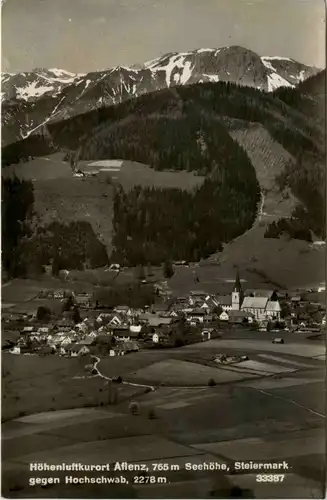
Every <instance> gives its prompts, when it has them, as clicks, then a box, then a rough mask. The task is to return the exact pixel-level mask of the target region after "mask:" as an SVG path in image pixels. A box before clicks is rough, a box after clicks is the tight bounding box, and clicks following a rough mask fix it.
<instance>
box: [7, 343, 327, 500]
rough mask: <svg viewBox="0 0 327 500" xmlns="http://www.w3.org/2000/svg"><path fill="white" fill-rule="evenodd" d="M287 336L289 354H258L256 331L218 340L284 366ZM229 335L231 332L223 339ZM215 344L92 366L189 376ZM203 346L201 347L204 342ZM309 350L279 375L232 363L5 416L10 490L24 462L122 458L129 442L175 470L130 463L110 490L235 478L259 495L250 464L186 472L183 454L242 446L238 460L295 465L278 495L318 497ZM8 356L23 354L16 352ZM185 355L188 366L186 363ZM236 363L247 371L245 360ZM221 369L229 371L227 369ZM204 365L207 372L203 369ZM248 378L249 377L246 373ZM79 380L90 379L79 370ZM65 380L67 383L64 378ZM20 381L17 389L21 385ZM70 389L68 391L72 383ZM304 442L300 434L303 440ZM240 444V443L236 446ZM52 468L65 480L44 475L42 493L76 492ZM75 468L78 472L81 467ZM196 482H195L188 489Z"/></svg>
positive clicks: (231, 456)
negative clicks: (163, 480) (113, 398)
mask: <svg viewBox="0 0 327 500" xmlns="http://www.w3.org/2000/svg"><path fill="white" fill-rule="evenodd" d="M294 339H295V337H294V338H293V337H292V338H290V340H289V343H290V346H291V347H292V349H291V351H292V352H293V354H292V355H291V354H289V353H286V356H287V357H286V358H285V355H284V353H283V352H280V353H279V354H277V353H273V354H272V355H271V356H270V357H269V356H268V355H267V356H268V357H267V358H263V357H262V354H261V352H262V351H261V349H262V348H263V347H262V346H263V345H265V351H266V353H267V352H268V351H269V350H270V348H274V346H273V345H272V344H271V343H269V345H268V344H267V343H265V342H264V343H262V342H261V343H260V341H259V342H258V345H257V346H256V342H255V341H254V340H252V342H250V341H249V340H247V341H246V340H245V341H244V342H243V344H244V345H240V341H239V340H237V339H236V340H235V339H234V346H233V347H231V346H229V347H227V344H226V342H227V340H226V341H225V344H226V347H225V346H224V341H222V352H224V349H225V348H226V350H231V349H234V350H236V352H238V351H239V350H240V349H241V350H242V352H243V353H244V352H245V351H246V353H247V354H248V355H249V357H250V359H251V360H252V359H253V360H255V361H259V360H261V361H262V362H263V363H264V364H265V367H264V368H265V369H266V368H267V366H266V365H267V364H269V365H270V366H272V365H273V364H274V365H275V366H277V365H278V366H282V365H283V366H284V367H285V370H287V369H288V368H289V367H290V366H292V363H293V361H294V353H295V352H296V351H297V349H298V348H297V342H296V340H294ZM231 342H232V340H230V341H229V344H230V343H231ZM246 342H247V343H246ZM245 343H246V345H245ZM261 344H262V345H261ZM266 344H267V345H266ZM219 345H220V343H219V342H218V341H210V342H206V343H201V344H196V345H193V346H189V347H184V348H180V349H168V350H164V351H160V352H157V351H144V352H139V353H134V354H130V355H127V356H125V357H123V358H120V359H119V358H115V359H113V360H111V359H109V358H102V359H101V361H100V363H99V365H98V367H99V370H100V372H101V373H102V374H103V375H104V376H108V375H109V376H113V375H114V374H115V375H118V374H122V373H123V380H129V379H130V378H131V377H133V373H134V372H139V373H140V372H142V370H143V375H144V377H145V376H147V377H149V378H150V377H152V380H151V381H152V383H154V380H153V379H154V378H155V377H156V376H157V378H158V379H159V378H161V379H164V378H165V377H167V375H168V378H169V377H176V379H179V380H180V379H181V372H183V373H184V374H185V377H187V376H188V375H189V377H187V378H189V379H190V380H189V381H190V382H191V381H192V380H193V382H194V381H196V379H198V378H199V376H201V374H200V375H199V371H197V370H200V369H201V365H200V362H201V360H203V361H208V359H209V358H210V357H211V356H212V355H214V354H210V353H216V352H217V351H219V350H220V349H219V348H218V346H219ZM307 345H308V346H310V345H311V343H310V342H308V341H307ZM204 346H206V347H207V349H203V347H204ZM251 346H252V347H251ZM267 346H268V347H267ZM284 347H286V346H284ZM258 350H259V351H258ZM314 354H315V349H313V350H310V349H307V352H306V357H305V358H303V352H302V351H301V349H300V351H298V354H297V355H296V356H295V361H294V370H293V372H292V373H290V372H289V371H285V373H284V375H283V374H280V373H279V377H278V378H275V377H274V376H268V377H267V376H262V377H256V378H252V379H249V377H247V375H246V374H241V373H237V377H238V379H237V380H235V379H234V380H233V381H231V382H230V383H228V384H222V385H219V384H218V385H217V386H215V387H198V386H196V385H193V386H192V385H190V386H189V387H176V386H175V387H167V386H159V387H156V389H155V390H154V391H151V392H147V393H144V392H143V393H142V394H141V393H138V395H135V394H134V395H132V394H130V397H129V399H128V400H126V401H121V402H120V403H119V404H118V405H115V406H105V405H104V406H102V407H100V406H98V407H95V406H96V403H97V401H96V392H95V391H96V387H95V386H92V391H93V398H94V407H93V408H92V407H89V408H85V407H81V408H76V409H75V410H60V411H59V408H58V411H55V412H51V411H50V412H49V411H46V409H43V410H42V411H43V413H38V414H34V415H30V416H20V417H18V418H16V419H15V420H13V421H10V422H5V424H4V426H3V436H4V438H3V439H4V441H3V453H4V461H3V474H4V476H3V477H4V488H5V491H7V492H8V491H9V493H10V494H9V496H10V497H15V498H19V497H21V496H26V493H27V492H28V464H29V463H30V462H48V463H52V464H56V463H57V464H59V463H62V462H66V463H70V462H82V463H84V464H89V463H96V464H101V463H107V462H112V461H123V460H125V457H126V450H127V449H128V450H129V454H130V457H131V458H130V462H131V463H140V462H142V463H143V462H146V463H147V464H148V466H149V468H151V467H152V463H153V462H163V461H164V462H165V463H168V464H178V466H179V470H178V471H175V472H166V473H164V474H163V473H161V474H159V475H161V476H166V477H167V478H168V482H167V484H157V485H155V486H153V485H151V484H149V485H137V484H133V476H135V473H134V474H133V473H123V474H124V475H125V474H126V476H127V477H128V479H129V481H130V485H125V486H124V485H120V486H118V489H116V487H113V488H112V489H111V490H110V491H111V493H112V495H113V496H115V497H117V496H118V497H126V496H128V497H129V498H134V497H136V496H137V497H141V498H153V495H154V494H155V496H158V497H159V498H175V495H176V492H177V493H180V492H182V491H184V492H185V491H193V493H194V492H195V496H196V497H199V498H203V497H206V496H210V492H211V491H216V495H215V496H223V497H226V492H228V491H230V488H231V487H232V486H233V485H238V486H239V487H241V488H245V489H248V491H249V492H250V493H251V492H252V493H251V495H252V496H255V497H259V494H260V498H267V497H268V496H269V495H268V494H264V491H263V490H262V489H260V485H258V484H256V482H255V481H254V477H252V476H251V474H250V475H249V474H244V473H240V474H237V475H231V472H230V471H229V472H227V473H220V474H219V473H217V472H215V473H212V472H202V473H201V472H187V471H186V470H185V468H184V466H185V463H186V462H188V463H192V464H199V463H202V462H205V461H208V462H217V463H227V464H232V463H233V461H234V460H235V459H238V457H239V456H241V457H242V458H243V459H244V460H246V459H249V460H251V459H253V457H255V459H256V460H259V461H263V462H267V461H275V460H285V461H286V462H287V463H289V464H290V465H291V467H292V474H291V475H287V478H288V482H287V483H285V485H284V487H283V490H280V491H279V490H278V492H277V493H276V498H285V496H286V497H288V496H292V492H294V491H296V492H297V495H298V498H308V494H309V493H310V494H309V497H310V495H311V493H312V492H314V498H320V497H321V496H319V495H320V491H321V488H322V484H323V483H322V473H323V444H322V443H323V442H324V439H323V436H324V429H323V424H324V420H323V418H322V416H323V414H322V413H321V412H323V411H324V409H323V408H324V405H323V402H322V399H323V398H322V394H323V384H324V374H323V370H322V367H323V362H319V361H317V360H314V359H313V358H312V357H311V356H312V355H314ZM301 356H302V357H301ZM190 357H193V359H197V366H198V368H196V367H195V363H191V362H189V361H187V359H189V358H190ZM12 358H15V359H18V358H21V359H22V357H17V358H16V357H15V356H12ZM23 358H26V357H23ZM48 359H50V358H48ZM48 359H47V361H48ZM301 359H302V364H303V365H308V364H311V365H312V369H311V370H308V368H306V367H305V366H303V367H302V366H299V360H301ZM43 361H44V363H43V364H42V365H39V366H34V367H31V366H30V365H28V366H27V365H24V364H23V365H21V366H20V367H19V366H17V370H16V372H17V374H19V375H20V376H22V377H23V376H24V373H25V372H26V370H29V371H31V373H32V374H34V373H36V372H37V373H39V374H40V373H42V370H43V372H44V373H45V374H46V370H45V360H43ZM62 361H68V362H69V363H73V364H74V363H75V362H77V360H71V359H69V360H62ZM14 362H16V361H14ZM111 362H113V363H111ZM73 364H72V366H73ZM186 365H188V366H189V367H191V366H192V367H193V366H194V367H195V368H194V370H191V369H188V368H187V366H186ZM54 368H55V363H54V364H52V363H49V366H48V369H50V370H54ZM57 368H59V369H60V373H65V374H67V375H71V372H72V371H73V370H68V369H67V368H66V367H65V366H64V364H63V365H62V366H59V365H58V366H57ZM78 368H79V366H77V365H75V366H74V370H75V371H77V369H78ZM203 368H204V369H205V370H207V369H210V368H209V367H203ZM257 368H258V369H260V368H261V369H262V366H261V367H259V366H258V365H257ZM243 369H244V371H245V370H246V369H248V368H247V367H244V368H243ZM118 370H119V371H118ZM212 370H213V368H212ZM217 371H218V372H219V371H220V370H219V369H217ZM57 373H58V369H57ZM226 373H228V375H229V372H227V371H226ZM205 375H206V376H207V373H206V374H205ZM262 375H263V373H262ZM192 377H193V379H192ZM45 378H46V377H45ZM245 379H247V381H246V382H245V381H243V380H245ZM49 380H50V379H49ZM97 380H98V381H99V382H101V379H99V378H95V379H90V381H91V382H92V381H97ZM102 380H103V379H102ZM282 381H283V384H281V382H282ZM84 382H88V381H87V380H85V379H84ZM263 382H266V385H262V384H263ZM51 383H53V381H52V380H51ZM195 383H196V382H195ZM267 383H268V385H267ZM260 384H261V385H260ZM64 386H65V390H66V382H65V385H64ZM84 387H85V388H86V387H88V386H87V385H86V386H84ZM261 387H262V388H263V389H262V390H261ZM22 388H23V389H24V387H23V386H22ZM120 388H121V387H120ZM24 390H25V389H24ZM37 390H41V388H40V389H39V388H37ZM44 390H45V388H44V389H43V391H44ZM68 391H69V392H68V393H70V389H69V388H68ZM50 393H51V391H50ZM130 398H132V399H133V400H137V401H138V403H139V414H138V415H137V416H132V415H131V413H130V411H129V407H128V406H129V400H130ZM249 401H251V404H249ZM308 408H309V409H310V411H308ZM150 409H155V414H156V418H154V419H149V416H148V415H149V410H150ZM303 443H306V446H305V447H303ZM237 450H240V453H241V455H239V454H238V451H237ZM149 470H150V469H149ZM150 473H153V472H152V471H151V472H150ZM119 474H121V473H119ZM153 474H155V473H153ZM58 475H59V476H60V477H61V478H62V483H61V484H60V485H54V486H51V485H50V486H49V487H48V488H47V495H48V494H49V496H51V497H58V496H60V495H61V494H63V492H64V494H65V496H66V498H69V497H72V496H73V495H76V491H77V490H76V488H78V487H76V486H71V485H65V484H64V482H63V476H64V474H62V473H59V474H58ZM76 475H82V476H84V475H85V473H77V474H76ZM91 475H97V474H95V473H92V474H91ZM106 475H110V476H113V475H115V474H114V473H110V474H108V473H107V474H106ZM157 475H158V474H157ZM194 481H195V482H194ZM195 484H196V485H197V486H196V488H197V489H196V490H194V487H195ZM88 488H89V486H87V485H86V486H83V494H85V495H88V494H91V491H90V490H89V489H88ZM94 488H95V487H94V486H93V490H92V495H93V496H94V495H95V494H96V496H99V497H107V498H108V495H107V496H106V494H105V488H103V485H102V486H101V485H99V486H98V485H97V486H96V490H95V489H94ZM285 488H286V489H285ZM309 490H310V492H309ZM79 491H82V490H79ZM274 491H275V490H274ZM217 492H219V493H217ZM223 492H225V494H224V495H223ZM43 493H44V492H43ZM268 493H269V492H268ZM270 493H271V492H270ZM251 495H250V496H251ZM33 496H34V497H40V498H42V488H38V487H33ZM227 496H228V495H227ZM43 497H44V495H43ZM269 497H270V496H269Z"/></svg>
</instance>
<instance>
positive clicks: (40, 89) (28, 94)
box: [17, 81, 54, 101]
mask: <svg viewBox="0 0 327 500" xmlns="http://www.w3.org/2000/svg"><path fill="white" fill-rule="evenodd" d="M52 90H54V86H53V85H47V86H42V85H38V82H37V81H34V82H32V83H30V85H28V86H27V87H25V88H24V87H18V88H17V97H18V98H19V99H24V100H25V101H28V100H29V99H31V98H32V97H41V96H42V95H44V94H46V93H47V92H51V91H52Z"/></svg>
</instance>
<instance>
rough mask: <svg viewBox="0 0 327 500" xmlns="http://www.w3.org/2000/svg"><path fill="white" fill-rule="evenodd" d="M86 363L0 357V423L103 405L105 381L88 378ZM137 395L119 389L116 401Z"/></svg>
mask: <svg viewBox="0 0 327 500" xmlns="http://www.w3.org/2000/svg"><path fill="white" fill-rule="evenodd" d="M90 363H92V360H91V359H90V358H89V357H88V356H86V357H83V358H64V357H60V356H44V357H42V356H34V355H31V356H28V355H24V356H18V355H12V354H7V353H4V354H2V391H3V400H2V420H3V421H8V420H12V419H14V418H18V417H23V416H25V415H30V414H33V413H39V412H45V411H53V412H56V411H58V410H64V409H71V408H80V407H88V406H96V407H97V406H99V407H100V406H107V405H108V400H109V392H108V385H107V381H106V380H105V379H103V378H100V377H90V371H87V370H85V366H86V365H88V364H90ZM140 392H141V393H142V392H144V391H143V390H142V389H141V391H140V388H135V387H131V386H119V388H118V393H119V394H118V400H119V401H122V400H124V399H126V398H130V397H132V396H133V395H134V394H138V393H140ZM37 395H39V396H37Z"/></svg>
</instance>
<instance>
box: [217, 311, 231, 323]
mask: <svg viewBox="0 0 327 500" xmlns="http://www.w3.org/2000/svg"><path fill="white" fill-rule="evenodd" d="M219 319H220V320H221V321H228V320H229V315H228V313H227V312H226V311H223V312H222V313H221V314H220V315H219Z"/></svg>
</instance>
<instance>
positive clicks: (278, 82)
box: [267, 73, 295, 92]
mask: <svg viewBox="0 0 327 500" xmlns="http://www.w3.org/2000/svg"><path fill="white" fill-rule="evenodd" d="M267 78H268V92H272V91H273V90H276V89H278V88H279V87H293V88H294V87H295V85H292V84H291V83H290V82H288V81H287V80H285V78H283V77H282V76H280V75H278V74H277V73H271V74H270V75H268V77H267Z"/></svg>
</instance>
